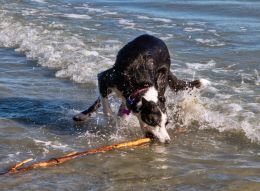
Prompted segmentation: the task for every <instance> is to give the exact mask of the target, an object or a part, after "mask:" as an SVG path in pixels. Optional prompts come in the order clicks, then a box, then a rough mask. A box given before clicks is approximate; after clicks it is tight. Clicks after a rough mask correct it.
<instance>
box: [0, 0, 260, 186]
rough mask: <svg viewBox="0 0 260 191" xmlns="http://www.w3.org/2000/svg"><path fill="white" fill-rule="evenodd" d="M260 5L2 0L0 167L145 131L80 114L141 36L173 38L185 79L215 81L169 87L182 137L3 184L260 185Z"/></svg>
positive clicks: (175, 67)
mask: <svg viewBox="0 0 260 191" xmlns="http://www.w3.org/2000/svg"><path fill="white" fill-rule="evenodd" d="M259 10H260V2H259V1H255V0H249V1H243V0H236V1H235V0H225V1H224V0H222V1H221V0H212V1H210V0H190V1H181V0H174V1H170V0H163V1H154V0H152V1H146V0H138V1H137V0H136V1H131V2H128V1H119V0H106V1H105V0H96V1H92V0H90V1H84V0H63V1H62V0H0V171H4V170H5V169H6V168H7V167H9V166H11V165H13V164H14V163H17V162H20V161H22V160H25V159H27V158H31V157H32V158H34V160H35V161H40V160H45V159H49V158H52V157H57V156H61V155H64V154H66V153H68V152H71V151H83V150H87V149H93V148H97V147H99V146H103V145H108V144H113V143H117V142H122V141H128V140H133V139H137V138H140V137H142V136H143V135H142V133H141V130H140V128H139V127H138V123H137V121H136V119H135V118H134V117H132V118H131V120H130V121H128V122H125V121H122V120H121V119H120V118H117V117H116V116H113V117H111V118H106V117H104V116H103V114H102V112H101V110H100V111H99V112H98V113H97V114H96V115H94V116H93V117H91V118H90V119H89V120H88V121H86V122H84V123H74V122H73V121H72V117H73V115H75V114H76V113H78V112H80V111H82V110H84V109H86V108H87V107H88V106H89V105H90V104H91V103H92V102H93V101H94V100H95V98H96V97H97V95H98V92H97V82H96V75H97V73H98V72H101V71H103V70H105V69H107V68H109V67H111V66H112V65H113V63H114V61H115V57H116V54H117V52H118V51H119V50H120V48H121V47H122V46H123V45H124V44H126V43H127V42H129V41H130V40H132V39H134V38H135V37H137V36H138V35H141V34H144V33H148V34H151V35H155V36H157V37H159V38H161V39H163V40H164V41H165V43H166V44H167V46H168V48H169V51H170V54H171V62H172V65H171V67H172V68H171V69H172V71H173V72H174V73H175V74H176V76H178V77H179V78H181V79H186V80H192V79H198V78H204V79H207V80H209V81H210V82H211V85H210V86H208V87H205V88H204V89H202V90H200V91H198V90H197V91H186V92H180V93H178V94H174V93H172V92H171V91H170V90H169V91H167V102H168V114H169V118H170V124H169V126H168V129H169V132H170V135H171V137H172V139H173V141H172V143H171V144H170V145H161V144H157V143H155V144H152V145H148V146H142V147H138V148H133V149H123V150H119V151H113V152H109V153H103V154H98V155H92V156H88V157H84V158H80V159H76V160H74V161H71V162H68V163H65V164H64V165H60V166H57V167H52V168H46V169H39V170H33V171H30V172H25V173H20V174H17V175H5V176H1V177H0V188H1V190H134V189H136V190H192V191H193V190H251V191H257V190H260V125H259V124H260V112H259V111H260V78H259V72H260V11H259ZM110 101H111V103H112V108H113V110H114V111H115V112H116V110H117V109H118V106H119V101H118V99H117V98H116V97H111V99H110ZM176 128H185V129H186V130H187V132H185V133H182V134H179V135H175V134H174V129H176Z"/></svg>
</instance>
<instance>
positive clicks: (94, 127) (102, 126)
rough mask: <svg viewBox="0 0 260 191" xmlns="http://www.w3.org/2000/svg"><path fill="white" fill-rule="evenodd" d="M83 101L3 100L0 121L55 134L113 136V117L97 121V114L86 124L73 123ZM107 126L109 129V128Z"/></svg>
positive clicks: (0, 103) (1, 101)
mask: <svg viewBox="0 0 260 191" xmlns="http://www.w3.org/2000/svg"><path fill="white" fill-rule="evenodd" d="M80 105H82V102H78V101H68V100H46V99H31V98H21V97H17V98H15V97H11V98H0V118H3V119H8V120H12V121H15V122H18V123H21V124H23V125H24V126H26V127H28V128H45V129H48V130H50V131H52V132H53V133H56V134H79V133H82V132H86V131H88V132H90V133H103V134H110V133H112V132H113V131H114V130H115V129H116V128H111V127H115V126H116V125H115V124H114V123H115V121H114V120H113V118H105V117H104V116H102V115H100V116H99V117H98V118H99V119H100V118H102V121H103V122H102V123H98V122H97V117H96V116H95V115H94V116H93V117H90V118H89V119H88V120H86V121H84V122H74V121H73V119H72V117H73V115H75V114H76V112H75V110H74V108H75V107H76V108H79V107H80ZM106 126H109V128H107V127H106Z"/></svg>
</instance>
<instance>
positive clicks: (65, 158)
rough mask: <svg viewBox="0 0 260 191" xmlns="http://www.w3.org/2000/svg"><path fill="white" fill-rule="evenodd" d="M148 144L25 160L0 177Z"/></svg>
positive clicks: (118, 145) (120, 145) (122, 144)
mask: <svg viewBox="0 0 260 191" xmlns="http://www.w3.org/2000/svg"><path fill="white" fill-rule="evenodd" d="M149 142H151V139H150V138H143V139H138V140H136V141H130V142H125V143H119V144H114V145H110V146H104V147H101V148H98V149H92V150H88V151H83V152H72V153H69V154H66V155H64V156H61V157H58V158H51V159H49V160H47V161H42V162H35V163H32V164H28V165H27V166H26V165H25V164H27V163H28V162H30V161H32V160H33V159H27V160H24V161H22V162H20V163H18V164H16V165H14V166H13V167H11V168H10V169H9V170H7V171H6V172H3V173H0V175H4V174H7V173H12V174H14V173H18V172H21V171H27V170H32V169H35V168H43V167H49V166H55V165H58V164H62V163H64V162H66V161H69V160H72V159H75V158H78V157H82V156H85V155H89V154H94V153H103V152H106V151H110V150H115V149H120V148H125V147H134V146H139V145H143V144H145V143H149Z"/></svg>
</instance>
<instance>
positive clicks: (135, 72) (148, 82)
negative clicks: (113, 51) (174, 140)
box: [74, 35, 200, 125]
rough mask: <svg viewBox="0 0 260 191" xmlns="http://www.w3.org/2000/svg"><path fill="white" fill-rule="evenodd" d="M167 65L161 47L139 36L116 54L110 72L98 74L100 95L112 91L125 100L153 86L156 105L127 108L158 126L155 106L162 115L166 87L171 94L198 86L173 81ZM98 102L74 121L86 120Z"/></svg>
mask: <svg viewBox="0 0 260 191" xmlns="http://www.w3.org/2000/svg"><path fill="white" fill-rule="evenodd" d="M170 65H171V60H170V54H169V51H168V48H167V46H166V45H165V43H164V42H163V41H162V40H160V39H158V38H156V37H154V36H151V35H141V36H139V37H137V38H136V39H134V40H133V41H131V42H129V43H128V44H127V45H125V46H124V47H123V48H122V49H121V50H120V51H119V52H118V55H117V58H116V61H115V64H114V66H113V67H112V68H110V69H108V70H106V71H104V72H102V73H100V74H98V84H99V92H100V95H101V96H102V97H107V96H108V95H109V94H110V93H111V92H112V91H111V89H112V88H117V89H118V90H119V91H120V92H121V93H122V95H123V97H124V98H125V99H126V100H127V98H128V97H129V96H130V95H131V94H132V93H133V92H136V91H137V90H139V89H142V88H144V87H146V86H154V87H155V88H156V89H157V91H158V99H159V102H158V103H157V104H155V103H154V102H150V103H145V104H144V103H143V106H142V107H141V108H137V106H136V104H132V105H128V106H127V107H128V109H130V110H131V111H133V112H141V118H142V120H143V121H145V122H146V123H147V124H151V125H155V124H158V123H159V122H160V114H159V113H160V112H159V111H157V110H158V107H157V106H159V108H160V109H161V111H163V112H164V113H165V112H166V108H165V96H164V94H165V90H166V88H167V86H169V87H170V88H171V89H172V90H173V91H175V92H177V91H179V90H184V89H186V88H193V87H199V86H200V82H199V81H198V80H195V81H192V82H185V81H183V80H179V79H177V77H176V76H174V75H173V74H172V72H171V71H170ZM99 99H100V98H98V99H97V101H96V102H95V103H94V104H93V105H92V106H91V107H90V108H89V109H87V110H85V111H83V112H82V113H80V114H78V115H76V116H75V117H74V120H76V121H82V120H84V119H86V118H88V117H89V115H90V114H91V113H92V112H94V111H96V109H97V108H98V107H99V106H100V102H99ZM140 99H141V97H140ZM138 101H139V100H137V102H138ZM137 102H136V103H137Z"/></svg>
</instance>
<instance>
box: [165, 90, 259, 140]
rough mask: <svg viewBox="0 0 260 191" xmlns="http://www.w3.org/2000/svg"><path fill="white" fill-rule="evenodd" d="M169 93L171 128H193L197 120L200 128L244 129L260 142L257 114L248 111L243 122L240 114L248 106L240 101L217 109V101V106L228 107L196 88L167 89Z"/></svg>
mask: <svg viewBox="0 0 260 191" xmlns="http://www.w3.org/2000/svg"><path fill="white" fill-rule="evenodd" d="M166 95H167V97H170V98H171V99H167V105H168V115H169V118H170V121H171V123H172V125H171V126H170V128H175V127H179V126H181V127H189V126H192V124H193V123H194V122H195V121H196V122H197V123H198V124H199V125H198V126H197V127H198V128H199V129H212V128H214V129H217V130H218V131H220V132H223V131H230V130H238V131H243V132H244V133H245V135H246V136H247V137H248V138H249V139H250V140H251V141H254V142H260V128H259V127H258V126H257V125H256V124H254V123H252V121H253V119H255V114H254V113H251V114H247V115H245V118H244V119H243V120H242V121H241V119H240V113H241V112H244V109H243V107H242V106H241V105H240V104H237V103H229V104H227V107H225V108H222V109H219V108H218V110H214V109H213V108H214V107H215V106H214V105H215V104H216V103H218V104H216V106H217V107H219V106H220V105H222V106H225V104H221V102H222V100H218V99H219V98H216V99H217V100H215V98H214V100H211V99H209V98H205V97H201V96H200V95H199V93H198V91H196V90H192V91H190V90H188V91H182V92H179V93H177V94H174V95H173V93H172V92H171V91H167V94H166ZM223 101H224V100H223ZM229 101H230V100H229ZM224 102H225V103H226V102H227V101H224ZM220 110H223V111H222V112H221V111H220Z"/></svg>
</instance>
